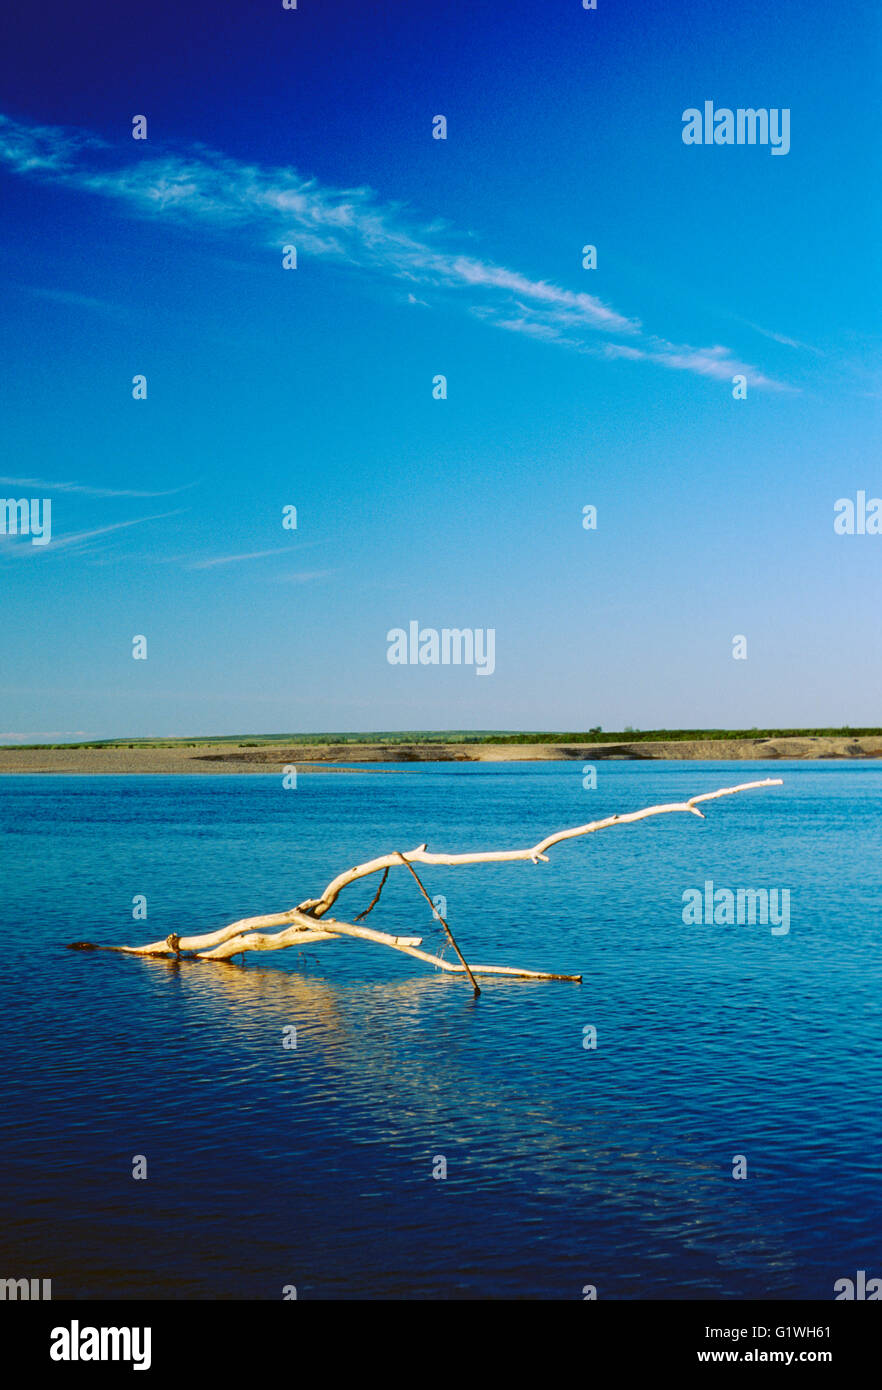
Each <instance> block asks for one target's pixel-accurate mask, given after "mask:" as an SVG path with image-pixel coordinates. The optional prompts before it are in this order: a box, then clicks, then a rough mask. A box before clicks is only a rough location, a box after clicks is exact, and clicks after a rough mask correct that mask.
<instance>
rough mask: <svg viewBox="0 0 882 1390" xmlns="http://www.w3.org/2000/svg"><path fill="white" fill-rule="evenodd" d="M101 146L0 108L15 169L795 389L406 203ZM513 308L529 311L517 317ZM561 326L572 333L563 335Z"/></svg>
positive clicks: (533, 328) (590, 349)
mask: <svg viewBox="0 0 882 1390" xmlns="http://www.w3.org/2000/svg"><path fill="white" fill-rule="evenodd" d="M104 149H106V147H104V146H103V142H99V141H95V140H92V139H91V137H89V136H88V135H87V134H84V133H81V132H77V131H73V132H72V131H67V130H62V129H60V128H57V127H51V126H27V125H25V124H24V123H22V122H18V121H13V120H11V119H10V118H8V117H5V116H0V163H6V165H7V166H8V167H10V168H11V169H12V170H14V171H15V172H17V173H20V174H28V175H36V176H43V177H47V178H49V179H50V180H52V181H55V182H61V183H63V184H65V185H66V186H68V187H72V188H76V189H80V190H84V191H88V192H92V193H97V194H101V195H103V196H105V197H108V198H112V199H114V200H116V201H117V202H119V203H121V204H123V205H124V206H126V207H128V208H129V209H131V210H133V211H135V212H138V213H141V214H142V215H151V216H164V217H172V218H174V219H176V220H178V221H180V222H184V223H193V222H208V223H211V224H214V225H215V226H222V227H229V228H235V227H254V226H258V227H260V228H262V230H263V232H264V235H265V237H266V239H267V241H268V243H269V244H271V245H274V246H278V247H281V245H283V244H284V243H285V242H287V241H291V242H292V243H294V244H296V245H297V247H298V251H299V252H300V253H301V254H303V253H305V254H307V255H312V256H316V257H319V258H330V259H334V260H338V261H342V262H343V263H344V264H346V265H349V266H353V267H357V268H360V269H362V270H369V271H382V272H385V273H386V274H388V275H390V276H391V277H393V278H394V279H399V280H404V281H405V282H409V283H410V284H412V285H413V286H416V287H419V288H420V289H422V290H423V291H425V290H427V289H436V290H439V291H442V292H443V291H456V292H460V293H466V294H468V295H470V296H471V297H472V303H471V304H470V306H469V307H470V308H471V309H472V311H473V312H475V313H478V315H479V316H480V317H484V318H485V319H486V320H487V322H489V323H491V324H494V325H495V326H497V327H500V328H504V329H507V330H509V331H515V332H519V333H524V334H527V335H530V336H532V337H535V338H543V339H545V340H547V341H551V342H556V343H557V344H558V345H559V346H562V347H565V348H570V349H575V350H576V351H583V352H586V353H588V354H590V355H596V354H598V353H599V355H601V356H606V357H613V358H615V357H620V358H623V359H626V360H632V361H640V360H643V361H648V362H654V363H658V364H659V365H661V366H664V367H668V368H670V369H672V370H681V371H688V372H692V373H695V374H697V375H699V376H704V377H710V378H713V379H715V380H726V379H728V380H731V378H732V377H733V376H735V375H737V374H743V375H744V376H746V377H747V379H748V381H749V382H750V384H751V385H753V386H760V387H765V388H767V389H771V390H789V389H791V388H789V387H787V386H785V385H784V384H783V383H780V382H777V381H775V380H773V379H772V378H770V377H768V376H767V375H765V374H764V373H762V372H759V371H758V370H757V369H756V368H754V367H753V366H751V365H750V364H748V363H743V362H740V361H739V360H738V359H737V358H736V357H735V356H733V355H732V353H731V352H730V351H729V349H727V348H720V347H718V346H713V347H709V348H703V347H699V348H693V347H691V346H689V345H685V344H677V343H672V342H669V341H668V340H667V339H665V338H663V337H659V336H652V337H648V336H646V335H645V334H644V331H643V326H642V324H641V323H640V321H639V320H638V319H636V318H633V317H630V316H625V315H622V314H620V313H618V312H617V311H616V310H615V309H613V308H611V307H610V306H609V305H607V304H604V303H603V302H602V301H601V300H600V299H598V298H596V297H595V296H594V295H590V294H585V293H582V292H576V291H573V290H567V289H564V288H561V287H560V286H557V285H553V284H549V283H548V282H547V281H545V280H532V279H530V278H529V277H528V276H526V275H523V274H521V273H520V272H518V271H514V270H509V269H507V268H506V267H504V266H500V265H496V264H494V263H492V262H488V261H482V260H478V259H476V258H475V257H473V256H466V255H463V254H461V253H457V252H452V251H448V250H445V249H444V248H443V247H439V246H437V245H435V244H434V242H433V241H432V240H430V239H429V238H433V237H434V238H436V239H437V235H438V233H439V228H438V226H437V224H436V225H435V226H429V227H424V228H422V229H421V230H413V231H410V230H408V229H407V228H406V227H405V226H404V225H403V217H404V213H403V209H402V207H401V205H399V204H396V203H386V204H383V203H381V202H380V201H379V200H378V199H377V198H376V197H375V195H374V194H373V193H372V192H371V191H370V190H369V189H365V188H354V189H334V188H325V187H322V186H321V185H320V184H319V183H318V181H317V180H315V179H308V178H303V177H302V176H301V175H299V174H298V173H297V172H296V170H294V169H291V168H273V167H268V168H263V167H260V166H258V165H254V164H246V163H243V162H242V161H239V160H235V159H232V158H230V157H228V156H225V155H222V154H219V153H217V152H216V151H213V150H210V149H208V148H206V147H204V146H201V145H200V146H195V147H193V148H192V149H191V150H190V151H189V152H188V153H186V154H165V155H161V156H158V157H155V158H143V159H139V161H138V162H137V163H135V164H130V165H128V166H125V167H122V168H115V169H105V168H102V167H100V165H101V164H103V163H104V162H105V156H104V153H103V150H104ZM99 150H101V151H102V153H101V155H100V156H99V157H98V159H97V160H96V158H95V153H96V152H97V151H99ZM445 234H446V229H445ZM481 296H483V299H482V298H481ZM513 308H516V309H518V310H521V309H524V310H525V312H523V313H519V314H517V315H516V316H513V315H512V309H513ZM561 328H566V329H567V330H568V332H567V333H566V334H562V333H561V332H560V330H561ZM595 334H600V335H610V334H618V335H620V336H624V337H625V338H626V340H628V341H629V342H630V343H631V344H633V345H635V348H634V350H633V351H630V352H628V351H621V350H616V349H620V348H625V347H627V345H628V344H627V343H625V344H614V345H612V350H611V351H609V350H605V349H604V348H603V347H599V345H598V344H597V342H596V339H594V340H592V335H595Z"/></svg>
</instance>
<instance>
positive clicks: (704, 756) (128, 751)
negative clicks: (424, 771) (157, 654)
mask: <svg viewBox="0 0 882 1390" xmlns="http://www.w3.org/2000/svg"><path fill="white" fill-rule="evenodd" d="M818 758H837V759H843V760H846V759H860V758H882V733H874V734H854V735H851V734H846V735H835V736H827V735H813V734H805V735H800V734H793V735H786V736H782V737H768V738H766V737H756V738H744V737H740V738H725V737H723V738H721V737H716V738H669V739H657V740H654V739H646V738H635V739H634V740H633V741H627V740H625V741H619V742H606V741H605V742H597V743H592V742H578V743H576V742H573V743H566V742H541V741H537V742H535V743H520V742H503V741H501V740H500V741H499V742H487V743H479V742H456V741H448V740H446V739H438V740H437V741H436V740H433V739H431V738H422V737H417V738H415V739H414V741H413V742H408V741H407V738H406V736H402V735H398V736H397V738H396V739H395V740H394V741H391V742H388V743H387V742H384V741H382V740H378V741H377V742H368V741H364V742H362V741H358V742H352V743H315V744H310V743H307V742H300V741H298V742H296V743H294V742H292V743H284V742H274V741H273V742H264V743H257V744H255V743H253V742H251V741H243V742H241V743H237V742H234V741H227V740H224V741H212V740H207V739H206V740H205V741H200V740H198V739H194V740H193V741H192V742H188V743H186V744H184V743H180V744H177V745H175V744H165V745H163V744H161V743H160V742H159V741H158V740H157V741H156V743H155V744H149V743H145V744H140V745H139V744H132V745H127V744H119V743H112V744H104V745H100V746H96V745H92V746H70V747H64V746H56V747H34V746H30V747H27V748H14V747H13V748H9V747H7V748H0V775H3V774H9V773H13V774H14V773H22V774H34V773H41V772H47V773H70V774H73V775H80V776H82V775H101V774H102V773H104V774H116V775H119V774H145V773H146V774H149V773H156V774H160V775H162V774H165V775H169V774H181V773H183V774H186V775H190V776H200V775H206V774H211V773H243V774H252V775H253V774H256V773H263V774H267V773H277V772H278V773H281V772H282V771H283V769H284V768H286V767H296V768H297V770H298V771H299V772H343V771H346V770H347V768H350V767H353V766H355V767H357V766H358V765H359V764H362V763H400V764H402V765H403V766H406V765H407V764H413V763H426V762H479V763H508V762H551V761H564V760H569V761H578V762H588V763H596V762H604V761H607V760H619V761H621V760H627V761H658V760H661V759H672V760H677V761H686V762H693V761H703V762H704V761H707V762H713V761H717V760H719V761H725V762H730V761H737V762H742V761H748V760H750V761H752V760H760V759H784V760H788V759H791V760H792V759H797V760H801V761H804V760H815V759H818ZM361 771H363V772H365V773H367V772H371V771H374V769H371V768H367V767H364V768H361Z"/></svg>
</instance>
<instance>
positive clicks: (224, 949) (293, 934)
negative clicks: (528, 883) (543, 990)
mask: <svg viewBox="0 0 882 1390" xmlns="http://www.w3.org/2000/svg"><path fill="white" fill-rule="evenodd" d="M781 785H782V779H781V778H780V777H766V778H764V779H763V781H761V782H743V783H741V785H740V786H737V787H723V788H722V789H721V790H720V791H716V792H702V793H701V794H699V795H697V796H692V797H690V798H689V800H688V801H672V802H668V803H667V804H666V805H663V806H647V807H645V809H644V810H642V811H629V812H627V813H626V814H625V815H616V816H607V817H606V818H605V819H603V820H596V821H590V822H589V823H588V824H587V825H578V826H575V827H574V828H573V829H571V830H558V831H555V832H554V834H552V835H547V836H546V837H545V839H544V840H540V841H539V842H538V844H536V845H533V846H532V847H531V848H529V849H507V850H482V851H478V852H476V853H472V854H435V853H432V852H430V851H429V849H428V848H427V846H426V844H421V845H417V847H416V849H413V850H411V851H410V853H408V854H402V853H401V852H400V851H398V850H393V851H392V852H391V853H390V854H383V855H380V856H379V857H378V858H376V859H370V860H368V861H367V862H366V863H364V864H357V865H356V866H355V868H353V869H348V870H347V871H346V872H345V873H342V874H338V875H337V877H336V878H335V879H332V881H331V882H330V883H329V884H328V886H327V888H326V889H325V891H324V893H323V894H322V896H321V897H320V898H308V899H306V900H305V901H304V902H302V903H299V904H298V905H297V907H292V908H289V909H288V910H287V911H285V912H274V913H268V914H266V915H265V916H262V917H243V918H242V919H241V920H240V921H238V922H232V923H231V924H230V925H229V926H227V927H221V928H220V930H219V931H215V932H207V933H204V934H203V935H201V936H176V935H174V934H172V935H171V936H168V937H166V938H165V940H164V941H154V942H151V943H150V944H149V945H147V946H109V947H106V948H103V949H106V950H111V951H122V952H124V953H126V954H127V955H136V956H180V955H181V952H188V953H193V956H194V957H195V958H196V959H198V960H229V959H230V958H231V957H233V956H237V955H242V954H244V952H246V951H280V950H283V949H285V948H286V947H288V946H295V947H296V946H303V945H306V944H307V942H310V943H311V942H317V941H333V940H339V939H340V937H347V936H349V937H355V938H356V939H358V940H361V941H372V942H375V943H376V944H377V945H381V946H389V947H391V949H392V950H395V951H402V952H403V953H404V954H405V955H409V956H414V957H415V958H416V959H417V960H423V961H427V962H428V963H429V964H431V965H436V966H438V967H440V969H442V970H444V971H446V972H448V973H449V974H460V975H466V976H467V977H468V979H469V981H470V982H471V984H472V986H473V988H474V990H475V993H476V994H477V993H479V990H478V986H477V984H476V983H475V980H474V976H475V975H503V976H505V975H507V976H513V977H516V978H518V979H532V980H581V978H582V977H581V975H555V974H547V973H545V972H544V971H540V970H522V969H518V968H517V967H515V966H511V965H469V964H468V963H467V962H466V960H465V957H464V956H463V954H462V952H461V951H460V949H459V947H458V946H457V944H456V941H455V940H454V937H453V933H452V932H451V930H450V927H449V926H448V924H447V922H445V921H444V919H443V918H439V920H440V921H441V923H442V926H443V927H444V930H445V932H446V934H447V937H448V939H449V941H450V943H451V944H452V946H453V948H454V950H455V952H456V954H457V956H458V957H459V961H460V963H459V964H454V963H453V962H451V961H447V960H444V959H443V957H441V956H436V955H432V954H430V953H429V952H428V951H421V950H419V949H418V948H419V946H420V945H421V944H422V940H421V938H420V937H418V936H393V935H390V934H389V933H387V932H380V931H374V930H373V929H372V928H370V927H363V926H356V925H354V924H353V923H351V922H339V921H337V920H336V919H334V918H329V917H326V916H325V914H326V913H327V912H328V911H329V910H330V908H331V907H332V906H333V904H334V903H335V902H336V901H337V898H338V897H339V896H340V894H341V892H342V891H343V889H344V888H346V887H347V886H348V885H349V884H350V883H355V882H357V881H358V880H359V879H362V878H367V877H368V876H369V875H371V874H375V873H380V872H382V874H383V878H382V880H381V882H380V887H379V888H378V889H377V892H376V894H375V896H374V898H373V900H372V902H371V903H370V905H369V907H367V908H366V909H365V911H364V912H362V913H360V914H359V917H365V916H367V914H368V913H369V912H370V911H372V909H373V908H374V907H375V905H376V903H377V902H378V901H379V897H380V893H381V892H382V888H383V884H384V883H385V881H386V876H387V875H388V872H389V870H390V869H391V868H395V867H396V866H400V865H403V866H404V867H405V868H407V869H409V870H410V872H411V873H412V874H413V876H414V878H415V879H416V881H417V884H418V885H419V888H420V891H421V893H422V895H423V897H425V898H426V900H427V901H428V902H429V903H430V904H431V899H430V898H429V897H428V894H427V893H426V890H425V888H424V886H423V884H422V882H421V881H420V879H419V877H418V876H417V874H416V873H415V872H414V870H413V868H412V867H411V866H412V865H413V864H439V865H441V864H443V865H449V866H455V865H458V864H498V863H508V862H513V861H515V860H524V861H528V862H529V863H532V864H539V863H547V862H548V855H547V853H546V851H547V850H549V849H551V847H552V845H556V844H560V843H561V841H563V840H575V839H577V838H579V837H580V836H582V835H592V834H594V832H595V831H597V830H605V829H607V828H608V827H609V826H613V825H629V824H631V823H632V822H633V821H639V820H646V819H647V817H649V816H661V815H665V814H667V813H668V812H672V811H685V812H688V813H690V814H692V815H695V816H702V812H701V811H699V810H698V803H699V802H702V801H715V800H717V798H718V797H721V796H733V795H734V794H735V793H736V792H745V791H752V790H753V789H754V788H756V787H780V786H781ZM435 915H436V916H437V915H438V914H437V913H436V914H435ZM356 920H358V919H356ZM319 922H321V925H319ZM268 927H282V928H283V930H282V931H278V932H267V930H266V928H268ZM73 945H74V947H76V948H79V949H94V948H93V947H92V943H91V942H83V941H80V942H74V943H73ZM190 958H193V957H190Z"/></svg>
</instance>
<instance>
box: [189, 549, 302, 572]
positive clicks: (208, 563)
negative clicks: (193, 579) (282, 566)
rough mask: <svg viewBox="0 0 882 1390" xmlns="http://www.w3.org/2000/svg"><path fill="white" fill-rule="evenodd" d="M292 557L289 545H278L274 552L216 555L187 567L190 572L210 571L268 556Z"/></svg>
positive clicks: (194, 561) (258, 551)
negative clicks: (216, 566) (220, 566)
mask: <svg viewBox="0 0 882 1390" xmlns="http://www.w3.org/2000/svg"><path fill="white" fill-rule="evenodd" d="M282 554H285V555H290V554H291V547H290V546H289V545H277V546H274V547H273V548H272V550H249V551H247V552H246V553H245V554H244V555H216V556H214V557H212V559H210V560H193V561H191V562H190V564H188V565H187V566H186V568H187V569H188V570H208V569H213V568H214V566H215V565H236V564H239V563H240V562H241V561H243V560H263V559H264V558H265V557H266V556H267V555H282Z"/></svg>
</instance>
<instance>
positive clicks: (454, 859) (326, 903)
mask: <svg viewBox="0 0 882 1390" xmlns="http://www.w3.org/2000/svg"><path fill="white" fill-rule="evenodd" d="M780 786H781V778H780V777H766V778H764V779H763V781H762V782H742V783H741V785H740V786H738V787H723V789H722V790H721V791H718V792H702V793H701V795H700V796H691V797H690V798H689V800H688V801H671V802H669V803H668V804H667V805H664V806H647V807H646V808H645V809H644V810H642V811H629V812H628V813H627V814H626V815H623V816H607V817H606V818H605V819H604V820H595V821H590V822H589V823H588V825H577V826H575V828H574V829H572V830H556V831H555V832H554V834H553V835H547V836H546V837H545V839H544V840H540V841H539V843H538V844H536V845H533V846H532V848H530V849H498V850H479V851H477V852H476V853H474V854H433V853H431V852H430V851H429V850H428V849H427V848H426V845H425V844H422V845H417V847H416V849H412V850H411V851H410V853H409V854H404V855H402V854H399V852H398V851H397V850H395V851H393V852H392V853H391V854H382V855H380V856H379V857H378V858H377V859H369V860H368V861H367V862H366V863H364V864H357V865H356V867H355V868H354V869H347V870H346V872H345V873H342V874H338V875H337V877H336V878H335V879H332V880H331V882H330V883H329V884H328V886H327V888H326V889H325V891H324V893H323V894H322V896H321V897H320V898H311V899H309V900H308V901H307V902H304V903H301V904H300V907H301V908H303V909H307V910H308V911H309V913H310V915H311V916H313V917H322V916H323V915H324V914H325V913H326V912H327V911H328V910H329V908H331V907H332V906H333V904H334V903H335V902H336V901H337V899H338V897H339V896H340V894H341V893H342V891H343V889H344V888H346V887H347V886H348V885H349V884H350V883H355V882H356V880H358V879H360V878H367V876H368V875H369V874H375V873H378V872H379V871H380V870H381V869H388V868H393V867H394V866H395V865H396V864H399V863H401V861H402V859H404V860H406V861H407V862H408V863H409V864H446V865H456V864H500V863H508V862H511V861H513V860H517V859H523V860H528V861H529V862H530V863H532V864H538V863H540V862H542V863H547V862H548V856H547V855H546V853H545V851H546V850H549V849H551V846H552V845H556V844H559V843H560V842H561V841H562V840H575V839H576V838H577V837H579V836H580V835H593V834H594V832H595V831H596V830H606V829H607V827H608V826H611V825H629V824H631V822H633V821H638V820H646V818H647V817H648V816H662V815H665V814H666V813H667V812H669V811H689V812H691V813H692V815H694V816H702V812H701V811H699V810H698V809H697V803H698V802H699V801H715V800H716V799H717V798H718V797H720V796H734V794H735V793H736V792H746V791H751V790H753V788H754V787H780ZM703 818H704V817H703V816H702V819H703Z"/></svg>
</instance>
